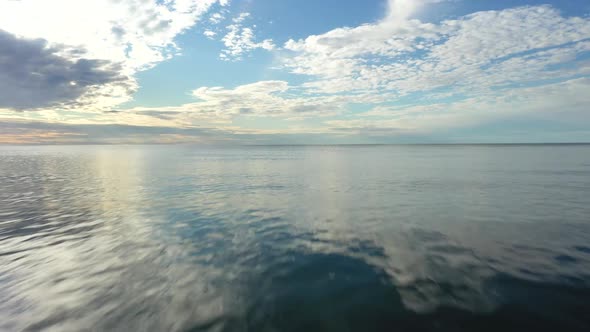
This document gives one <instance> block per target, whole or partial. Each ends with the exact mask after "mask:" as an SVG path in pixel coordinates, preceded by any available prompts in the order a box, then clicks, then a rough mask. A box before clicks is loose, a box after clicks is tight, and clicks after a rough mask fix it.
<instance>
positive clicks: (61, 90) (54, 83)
mask: <svg viewBox="0 0 590 332" xmlns="http://www.w3.org/2000/svg"><path fill="white" fill-rule="evenodd" d="M82 56H84V53H83V52H82V51H80V50H77V49H68V48H64V47H60V46H53V47H49V46H48V45H47V41H45V40H43V39H25V38H17V37H16V36H14V35H12V34H9V33H7V32H5V31H2V30H0V108H12V109H17V110H22V109H36V108H44V107H52V106H60V107H62V108H63V107H70V106H80V104H81V103H83V102H84V100H85V99H88V98H89V97H90V96H92V95H94V94H97V93H99V91H104V90H105V88H110V89H112V90H114V91H117V90H118V91H119V92H121V93H122V94H123V96H125V95H127V94H128V93H130V91H131V90H133V88H134V84H133V81H132V80H130V79H129V78H128V77H126V76H125V75H123V74H122V73H121V72H122V66H121V65H120V64H117V63H112V62H110V61H107V60H95V59H84V58H82Z"/></svg>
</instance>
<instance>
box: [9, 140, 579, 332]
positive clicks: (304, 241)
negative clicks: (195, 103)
mask: <svg viewBox="0 0 590 332" xmlns="http://www.w3.org/2000/svg"><path fill="white" fill-rule="evenodd" d="M0 330H1V331H60V332H61V331H125V332H130V331H253V332H258V331H261V332H263V331H337V332H346V331H362V332H365V331H368V332H370V331H503V332H505V331H590V145H584V144H547V145H546V144H535V145H526V144H523V145H350V146H346V145H342V146H328V145H326V146H319V145H315V146H199V145H153V146H149V145H96V146H94V145H78V146H1V147H0Z"/></svg>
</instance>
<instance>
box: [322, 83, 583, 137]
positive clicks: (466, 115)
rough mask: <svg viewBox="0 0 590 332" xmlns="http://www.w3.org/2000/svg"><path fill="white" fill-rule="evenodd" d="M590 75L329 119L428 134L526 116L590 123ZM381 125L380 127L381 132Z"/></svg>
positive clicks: (338, 125) (358, 128)
mask: <svg viewBox="0 0 590 332" xmlns="http://www.w3.org/2000/svg"><path fill="white" fill-rule="evenodd" d="M586 91H590V79H589V78H579V79H572V80H568V81H565V82H561V83H555V84H548V85H544V86H537V87H528V88H521V89H516V90H509V91H506V92H505V93H503V94H501V95H494V94H488V95H483V96H478V97H472V98H468V99H464V100H460V101H456V102H451V103H433V104H426V105H416V106H377V107H375V108H373V109H372V110H371V111H369V112H366V113H363V114H360V115H359V116H358V117H355V118H354V119H343V120H333V121H328V122H327V124H328V125H329V126H330V128H332V129H337V130H347V131H349V132H363V131H365V132H368V131H374V132H377V131H379V130H380V131H382V132H389V133H390V134H391V132H399V133H422V134H428V133H431V132H433V131H436V130H441V129H442V130H447V129H451V128H465V127H470V126H474V125H479V124H482V123H487V122H492V121H499V120H510V119H512V118H519V117H520V118H522V117H525V118H526V119H529V121H532V120H534V119H537V120H538V119H543V120H547V121H552V122H556V123H564V124H565V123H569V124H576V123H579V122H580V121H583V122H587V121H590V113H589V112H588V108H587V105H588V104H590V95H588V93H586ZM378 129H379V130H378Z"/></svg>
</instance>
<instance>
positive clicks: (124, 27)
mask: <svg viewBox="0 0 590 332" xmlns="http://www.w3.org/2000/svg"><path fill="white" fill-rule="evenodd" d="M216 3H218V4H220V5H227V4H228V1H218V0H164V1H160V0H96V1H77V0H55V1H45V0H20V1H1V2H0V29H3V30H5V31H7V32H8V33H10V34H13V35H16V36H19V37H22V38H28V39H40V38H41V39H44V40H46V41H47V45H46V48H47V49H49V50H56V52H54V55H55V56H56V57H61V58H63V61H65V62H68V61H70V62H73V63H78V66H81V67H83V66H87V67H94V66H96V65H98V64H99V63H101V64H106V63H112V64H117V66H120V68H118V70H117V71H118V72H119V74H120V75H121V77H128V78H129V79H128V82H127V87H129V86H133V85H134V81H133V75H134V74H135V73H136V72H138V71H141V70H145V69H148V68H150V67H152V66H153V65H155V64H156V63H158V62H160V61H163V60H165V59H168V58H170V57H172V56H173V55H175V54H176V53H178V51H179V50H178V48H177V46H176V44H175V43H174V39H175V37H176V36H177V35H178V34H180V33H182V32H183V31H185V30H186V29H188V28H190V27H191V26H193V25H194V24H195V23H196V22H197V20H199V19H200V18H201V17H202V16H203V14H204V13H206V12H207V11H208V10H209V9H210V8H211V7H212V6H213V5H214V4H216ZM69 49H71V50H84V54H78V53H75V52H74V53H72V52H66V51H65V50H69ZM57 50H60V51H59V52H58V51H57ZM46 52H49V51H46ZM4 53H5V54H4V55H5V56H6V52H4ZM8 56H10V55H8ZM54 60H55V58H54ZM2 61H3V63H13V64H14V65H17V66H18V65H20V64H21V63H20V62H19V59H3V60H2ZM98 61H103V62H98ZM65 62H64V63H62V64H61V66H64V64H65ZM22 64H23V65H25V66H30V65H31V63H25V62H22ZM23 70H24V69H23ZM73 70H87V71H88V70H92V68H87V69H84V68H81V69H73ZM97 73H98V72H97ZM74 76H75V75H74ZM74 78H75V77H74ZM107 81H109V80H108V79H107ZM90 83H92V85H93V86H94V85H95V83H96V84H99V83H100V82H99V81H90ZM2 84H10V82H2ZM82 85H83V86H84V83H82ZM26 87H27V86H22V88H26ZM81 90H83V87H70V89H69V90H67V91H66V92H65V93H64V94H63V95H62V96H61V97H59V98H57V99H59V100H60V101H65V99H67V98H69V97H73V98H75V97H78V96H84V97H85V98H90V95H89V94H80V93H79V92H80V91H81ZM75 91H78V92H76V93H72V92H75ZM13 92H16V93H15V95H29V94H32V93H33V91H26V90H22V91H19V92H17V91H13ZM36 92H38V91H36ZM131 92H132V90H129V89H124V90H121V89H117V88H115V89H114V88H113V87H105V89H103V90H101V91H100V92H97V93H96V94H94V98H96V102H95V103H94V105H93V106H94V107H93V108H94V109H96V108H98V109H100V108H103V107H111V106H114V105H117V104H118V103H120V102H123V101H126V100H128V99H129V96H130V93H131ZM48 93H49V94H55V93H57V92H56V91H49V92H48ZM109 98H112V99H111V100H108V99H109ZM41 99H42V98H41ZM49 99H51V98H49ZM88 101H90V100H88ZM12 104H15V105H16V104H21V105H22V106H26V101H22V102H20V103H17V102H16V101H14V100H13V101H12ZM37 104H38V103H33V105H32V106H40V105H37Z"/></svg>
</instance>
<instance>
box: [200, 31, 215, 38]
mask: <svg viewBox="0 0 590 332" xmlns="http://www.w3.org/2000/svg"><path fill="white" fill-rule="evenodd" d="M203 35H205V37H207V38H209V39H213V37H215V36H216V35H217V32H215V31H213V30H205V32H203Z"/></svg>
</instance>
